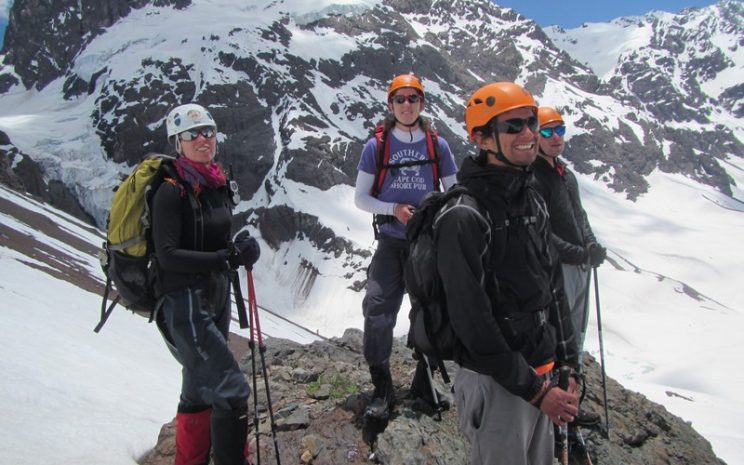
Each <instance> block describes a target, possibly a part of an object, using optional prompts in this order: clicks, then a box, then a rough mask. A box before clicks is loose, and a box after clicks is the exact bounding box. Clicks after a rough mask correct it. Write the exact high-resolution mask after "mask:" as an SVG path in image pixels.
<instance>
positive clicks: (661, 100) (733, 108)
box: [546, 0, 744, 180]
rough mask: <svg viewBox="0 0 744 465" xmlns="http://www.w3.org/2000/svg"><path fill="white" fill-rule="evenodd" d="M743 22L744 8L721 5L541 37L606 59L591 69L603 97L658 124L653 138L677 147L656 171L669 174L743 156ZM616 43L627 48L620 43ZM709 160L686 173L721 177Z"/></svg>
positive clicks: (729, 0) (731, 2) (726, 1)
mask: <svg viewBox="0 0 744 465" xmlns="http://www.w3.org/2000/svg"><path fill="white" fill-rule="evenodd" d="M742 18H744V2H741V1H740V0H723V1H720V2H719V3H717V4H714V5H711V6H710V7H706V8H689V9H686V10H684V11H683V12H682V13H680V14H671V13H665V12H660V11H656V12H652V13H649V14H647V15H645V16H639V17H626V18H618V19H615V20H613V21H612V22H610V23H609V24H599V23H598V24H589V25H584V26H583V27H581V28H576V29H574V30H570V31H565V30H563V29H561V28H560V27H555V26H553V27H550V28H547V29H546V32H547V34H548V36H549V37H550V38H551V39H552V40H553V41H554V42H555V43H556V44H557V45H558V46H560V47H563V48H565V49H566V50H567V51H568V52H569V53H572V52H574V54H575V55H579V54H581V55H584V57H585V58H587V61H595V62H596V61H602V60H606V63H603V64H597V66H596V68H597V69H595V71H597V72H598V73H600V74H602V85H601V92H602V93H605V92H606V93H607V94H609V95H612V96H613V97H615V98H616V99H617V100H619V101H623V102H632V105H633V106H637V107H639V108H642V109H644V110H645V111H646V112H648V113H649V114H651V115H653V116H654V117H655V118H657V119H658V120H659V121H660V122H662V123H663V126H664V127H663V129H662V132H661V133H659V134H656V136H657V137H658V138H660V139H669V140H675V141H678V142H679V143H678V144H672V145H671V146H669V147H668V148H667V149H666V150H664V153H663V154H662V155H663V158H662V159H658V164H659V167H660V168H661V169H662V170H664V171H673V170H674V168H673V165H675V164H690V163H694V162H693V160H695V159H698V158H699V154H700V152H703V153H707V154H709V155H711V156H712V157H713V159H717V160H719V161H722V162H724V163H725V160H726V158H727V157H728V156H730V155H732V154H733V155H737V156H741V154H742V151H741V143H740V142H741V138H742V126H741V122H742V117H744V81H743V80H742V79H741V73H742V71H744V34H743V33H742V27H744V20H743V19H742ZM618 36H620V37H623V38H626V39H627V42H625V41H622V40H621V41H619V43H618V41H617V37H618ZM612 41H614V42H615V43H611V42H612ZM613 48H616V49H618V50H617V51H616V52H615V51H613V50H612V49H613ZM608 49H610V53H607V52H606V50H608ZM607 55H609V57H615V55H617V57H616V61H615V62H614V63H611V62H610V61H609V60H607V58H606V56H607ZM610 65H611V66H610ZM608 68H609V69H608ZM732 123H733V124H732ZM693 141H697V143H694V142H693ZM711 161H712V160H708V161H707V162H705V163H703V164H702V166H699V167H698V168H697V169H696V170H693V171H691V172H690V171H687V172H686V171H685V170H683V172H685V173H686V174H687V175H689V176H691V177H692V178H693V179H698V180H700V179H701V177H705V176H711V175H713V176H717V175H715V174H714V173H715V172H719V175H723V173H720V170H718V168H716V167H713V168H712V169H711V166H710V162H711ZM670 165H671V166H670Z"/></svg>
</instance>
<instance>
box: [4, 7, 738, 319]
mask: <svg viewBox="0 0 744 465" xmlns="http://www.w3.org/2000/svg"><path fill="white" fill-rule="evenodd" d="M79 5H80V4H79V3H78V2H76V1H71V0H65V1H63V2H59V3H55V7H54V8H52V7H50V6H49V5H48V4H45V3H44V2H39V1H38V0H26V1H23V0H18V1H16V3H15V5H14V7H13V10H12V12H11V16H10V24H9V29H8V35H7V39H6V43H5V47H4V49H3V52H4V54H5V55H4V58H3V63H4V65H3V68H2V71H0V92H2V93H3V96H2V97H0V98H3V100H4V101H3V103H4V104H6V103H7V104H9V105H15V104H16V102H19V103H18V104H19V105H21V110H23V106H22V105H23V103H22V102H23V101H24V96H26V95H34V94H35V93H38V94H41V95H45V96H47V97H49V98H53V99H56V100H55V102H56V104H55V106H54V107H52V108H44V109H42V110H39V109H36V108H29V109H28V110H27V111H29V112H39V113H41V114H44V115H45V117H46V119H45V120H44V122H45V123H48V124H50V125H53V128H54V130H53V131H50V132H51V134H50V135H48V136H47V137H43V138H38V137H36V138H33V139H32V137H31V136H30V135H28V134H20V135H18V138H19V141H20V142H16V141H15V140H14V139H15V137H16V136H15V135H14V133H13V131H8V132H9V136H10V137H9V142H8V144H7V145H6V146H3V147H6V148H0V150H3V152H4V153H7V154H10V155H11V156H12V157H13V158H14V159H16V160H20V159H25V158H30V159H34V160H36V161H37V162H39V163H40V164H41V165H42V168H43V170H44V172H45V176H46V177H47V178H49V179H52V180H58V181H60V182H61V183H62V184H64V185H66V186H68V187H69V188H70V189H71V192H72V195H73V196H74V197H76V198H77V199H78V201H79V203H80V204H81V205H82V207H83V209H84V210H85V211H87V212H88V213H89V214H91V215H92V216H94V217H95V218H96V220H97V222H98V224H99V225H100V224H102V223H103V218H104V217H105V211H106V208H107V205H108V199H109V198H110V189H111V187H112V186H113V185H115V183H116V181H117V179H118V177H119V176H120V174H121V173H123V172H126V171H128V169H129V168H128V167H127V166H126V165H128V164H131V163H133V162H134V161H135V160H137V159H139V158H140V157H141V156H142V155H143V154H144V153H145V152H147V151H150V150H154V151H168V150H170V149H169V148H168V147H167V144H166V141H165V134H164V130H163V128H162V121H163V118H164V116H165V113H166V112H167V110H168V109H169V108H170V107H171V106H173V105H174V104H176V103H179V102H181V101H186V100H198V101H200V102H202V103H205V104H207V105H209V106H210V107H212V108H213V111H214V114H215V117H216V119H217V121H219V123H220V133H221V134H220V142H221V143H220V159H221V160H222V162H223V163H224V164H225V165H226V166H232V168H233V172H234V174H235V176H236V178H237V179H238V181H239V183H240V186H241V191H242V194H243V198H250V199H251V201H250V202H249V204H248V205H244V206H243V207H242V208H241V211H240V215H241V218H242V219H244V220H245V221H247V222H248V223H249V224H250V225H251V227H252V228H254V229H256V230H258V231H260V233H261V236H262V237H263V239H264V240H265V242H266V243H267V244H269V245H270V246H271V248H272V249H273V250H274V251H275V254H276V256H277V258H276V259H275V261H274V262H273V263H272V266H274V267H275V269H277V270H278V268H280V267H281V266H284V265H288V266H289V267H292V268H294V269H296V271H295V273H294V274H292V276H293V277H292V278H286V279H285V281H283V282H282V284H286V285H288V286H291V287H292V289H293V290H294V297H293V299H292V300H291V301H290V300H288V301H287V303H286V306H287V308H296V307H298V306H300V307H301V306H302V305H303V304H305V303H306V299H308V298H310V299H311V298H312V290H313V287H314V286H316V285H317V284H318V283H319V282H320V281H326V282H327V284H326V285H332V284H330V283H332V282H338V281H343V282H345V283H347V284H345V286H346V287H348V288H349V290H350V291H351V292H353V293H356V292H357V291H358V290H360V289H361V288H362V287H363V282H364V272H363V266H364V264H365V263H366V258H367V257H368V255H369V250H368V249H367V247H366V246H364V245H360V244H367V243H368V242H369V235H368V231H369V229H368V228H367V227H366V226H360V224H361V223H366V222H367V221H368V219H367V216H366V215H364V214H358V215H357V217H356V218H358V222H359V223H357V224H352V225H346V224H338V221H336V220H335V219H334V218H333V211H334V208H343V209H349V208H352V209H353V206H352V205H350V202H349V201H348V199H349V196H350V186H351V185H352V184H353V179H354V176H355V168H356V162H357V160H358V156H359V153H360V150H361V147H362V144H363V142H364V140H365V139H366V137H368V135H369V133H370V132H371V130H372V128H373V125H374V123H375V122H376V121H377V120H378V119H379V118H380V117H381V115H382V114H383V112H384V110H385V108H384V104H383V102H382V101H381V100H382V99H383V98H384V89H385V87H386V85H387V82H388V80H389V79H390V77H391V76H393V75H394V74H396V73H400V72H405V71H408V70H410V69H413V70H414V71H416V72H417V73H419V74H421V75H422V76H423V77H424V79H425V85H426V86H427V114H428V115H430V116H432V118H433V119H434V121H435V125H436V126H437V128H438V129H439V131H440V133H441V134H442V135H443V136H444V137H445V138H447V140H448V141H449V142H450V145H451V146H452V148H453V151H454V153H455V154H456V156H457V158H458V160H459V159H462V157H464V156H465V155H467V154H468V153H470V151H471V148H470V147H469V145H468V144H467V142H466V141H465V139H464V137H463V135H464V130H463V127H462V126H463V124H462V106H463V102H464V99H465V97H466V96H467V95H468V94H469V93H471V92H472V90H473V89H475V88H477V87H478V86H479V85H480V84H481V83H482V82H485V81H492V80H518V81H520V82H523V83H525V85H526V86H527V87H528V88H529V89H530V90H531V91H533V93H535V95H536V96H537V97H538V99H539V100H540V101H543V102H546V103H547V102H549V103H551V104H555V105H557V106H560V107H561V108H562V109H563V111H564V114H565V116H566V118H567V119H568V121H569V123H570V125H571V127H572V130H571V138H570V140H569V150H568V152H567V154H566V156H567V158H568V159H569V160H570V161H571V162H572V163H573V165H574V167H575V168H576V170H577V171H579V172H581V173H593V175H594V176H595V178H596V179H599V180H600V181H601V182H603V183H606V184H607V185H608V186H610V187H611V188H612V189H615V190H617V191H620V192H623V194H624V195H626V196H628V197H630V198H637V196H639V195H641V194H642V193H643V192H646V191H647V189H648V188H649V186H648V182H647V180H646V175H648V174H649V173H651V172H652V171H653V170H655V169H657V168H658V169H661V170H665V171H670V172H680V173H683V174H686V175H688V176H692V177H693V178H695V179H696V180H697V181H699V182H703V183H706V184H709V185H714V186H716V187H717V188H718V189H719V190H721V191H722V192H725V193H727V194H731V184H730V183H731V182H732V181H731V178H730V176H728V175H727V174H726V168H725V166H723V165H722V164H721V162H720V158H721V157H724V156H741V153H742V150H741V147H742V145H741V143H740V142H739V141H738V140H737V139H736V138H733V136H732V135H731V133H730V129H727V128H730V127H731V126H732V125H733V126H734V127H740V126H741V121H738V122H737V121H734V122H733V123H731V122H726V121H725V122H723V123H721V126H722V129H720V130H715V131H713V132H711V131H710V128H709V127H707V126H702V125H700V126H698V127H699V129H691V130H686V131H683V132H681V133H680V132H678V131H675V130H672V129H670V128H669V127H668V126H666V125H665V123H664V121H660V120H659V119H658V118H657V117H656V115H655V114H653V113H652V112H651V111H649V110H648V109H647V108H645V107H644V106H643V105H637V106H636V105H635V103H636V102H634V101H633V100H632V99H625V98H624V97H622V98H621V97H616V96H614V95H613V93H612V91H611V89H610V87H608V86H607V85H606V84H603V83H602V82H601V81H600V80H599V79H598V78H597V76H596V75H595V74H594V73H593V72H592V71H591V69H589V68H588V67H586V66H585V65H583V64H581V63H579V62H578V61H576V60H574V59H572V58H571V57H570V56H569V55H568V54H566V53H565V52H563V51H561V50H560V49H558V48H556V47H555V46H554V45H553V44H552V42H551V41H550V40H549V39H548V37H547V36H546V35H545V33H544V32H543V31H542V30H541V29H540V28H539V27H538V26H537V25H536V24H535V23H534V22H532V21H530V20H528V19H526V18H523V17H521V16H519V15H517V14H516V13H515V12H513V11H512V10H509V9H502V8H499V7H498V6H496V5H493V4H491V3H489V2H487V1H475V0H457V1H453V2H444V1H429V0H390V1H385V2H360V3H358V4H355V5H352V6H349V5H346V6H338V5H334V4H333V3H331V2H328V3H323V4H319V5H318V6H317V7H314V8H310V9H308V8H307V7H303V6H301V5H300V4H294V3H293V2H291V1H285V2H253V3H249V4H245V3H243V2H230V1H217V0H213V1H206V0H205V1H188V0H178V1H165V0H158V1H155V2H146V1H138V2H123V1H118V0H109V1H104V2H99V4H98V5H97V6H92V5H86V6H84V7H83V9H82V10H80V9H79V8H80V6H79ZM303 8H304V9H303ZM59 11H64V14H58V13H59ZM29 12H34V14H30V13H29ZM206 16H209V17H210V18H211V20H210V21H209V22H208V24H204V22H203V21H199V20H198V18H202V17H206ZM41 24H50V25H51V26H50V27H49V28H42V27H40V25H41ZM184 25H188V27H184ZM45 31H49V32H45ZM173 31H177V32H173ZM65 32H66V34H64V33H65ZM59 33H63V34H62V38H63V40H59V35H55V34H59ZM28 37H34V38H35V39H37V40H34V41H28V40H23V38H28ZM40 50H43V51H44V52H45V53H42V54H40V53H38V52H39V51H40ZM722 53H723V52H722ZM26 89H32V90H30V91H26ZM60 108H63V110H61V109H60ZM70 113H72V114H70ZM76 117H77V118H80V119H81V120H82V121H83V122H84V123H85V124H86V126H87V127H86V129H81V126H79V125H73V124H72V123H70V122H67V120H68V119H69V120H72V119H74V118H76ZM727 125H728V126H727ZM737 125H738V126H737ZM0 128H2V126H0ZM89 128H93V130H91V129H89ZM78 132H82V134H80V133H78ZM679 134H684V135H685V136H686V137H684V138H680V137H677V135H679ZM24 137H25V140H23V139H24ZM713 140H715V141H718V144H717V146H718V150H716V151H711V150H710V144H711V143H712V142H711V141H713ZM28 141H32V142H28ZM722 152H723V153H722ZM690 154H692V155H690ZM112 162H113V163H112ZM117 163H118V164H117ZM91 171H92V172H93V176H91ZM329 197H331V198H333V202H330V203H329V206H327V207H326V208H323V207H322V206H319V205H318V204H320V203H324V200H321V201H320V202H319V201H318V199H328V198H329ZM360 231H363V233H364V234H362V233H360ZM277 273H278V271H277ZM347 298H349V299H351V301H355V300H356V299H357V297H356V296H351V297H347ZM316 305H317V304H316Z"/></svg>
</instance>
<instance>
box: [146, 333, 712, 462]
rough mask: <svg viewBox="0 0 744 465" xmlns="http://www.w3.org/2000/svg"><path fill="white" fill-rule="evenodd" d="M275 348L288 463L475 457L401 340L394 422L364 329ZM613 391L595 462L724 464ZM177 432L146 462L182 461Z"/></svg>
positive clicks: (263, 420) (265, 451)
mask: <svg viewBox="0 0 744 465" xmlns="http://www.w3.org/2000/svg"><path fill="white" fill-rule="evenodd" d="M233 343H234V344H235V341H233ZM235 346H237V344H235ZM266 349H267V350H266V353H265V361H266V365H267V370H268V373H269V380H268V381H269V388H270V389H271V400H272V409H273V411H274V413H275V415H274V418H275V423H276V425H277V444H278V447H279V452H280V455H281V461H282V463H298V458H300V460H299V463H312V464H314V465H327V464H328V465H330V464H339V463H344V464H352V465H354V464H364V463H370V462H375V463H380V464H386V465H410V464H437V465H451V464H461V465H465V464H467V463H468V451H469V444H468V442H467V440H466V439H465V438H464V437H463V436H462V435H461V434H460V432H459V430H458V421H457V406H456V405H455V406H454V407H453V408H451V409H450V410H449V411H446V412H444V413H443V414H442V420H441V421H435V420H434V417H433V412H432V411H431V409H428V408H427V407H426V406H425V405H422V404H420V403H418V402H414V401H413V399H411V398H410V397H408V386H409V385H410V380H411V377H412V373H413V371H414V369H415V361H414V360H413V358H412V356H411V352H410V350H409V349H407V348H406V347H405V346H404V344H403V342H402V341H401V340H396V341H395V343H394V345H393V355H392V357H391V370H392V375H393V383H394V385H395V391H396V398H397V399H399V403H398V404H397V405H396V406H395V408H394V409H393V413H392V417H391V419H390V421H389V422H388V423H387V424H371V423H369V422H365V421H364V419H363V411H364V408H365V406H366V404H367V403H368V402H369V394H370V392H371V386H372V385H371V382H370V380H369V372H368V370H367V365H366V363H365V362H364V358H363V356H362V353H361V350H362V333H361V331H359V330H347V331H346V333H344V336H343V337H341V338H334V339H330V340H326V341H322V342H315V343H313V344H309V345H300V344H297V343H294V342H291V341H287V340H283V339H269V340H268V341H267V342H266ZM241 355H242V357H241ZM237 356H238V357H239V358H240V366H241V368H242V370H243V371H244V372H245V373H246V376H248V377H251V376H252V375H251V373H252V368H251V367H252V366H253V360H252V359H251V353H250V352H245V353H243V352H240V353H237ZM260 363H261V360H260V358H259V357H257V358H256V359H255V364H256V367H257V368H256V369H257V372H258V375H257V376H258V377H257V386H258V389H257V390H258V393H254V394H255V395H257V396H258V397H257V403H258V412H257V413H256V415H257V416H258V422H259V431H260V436H259V438H260V441H259V444H260V446H259V447H260V451H261V457H262V460H267V463H274V461H275V458H274V447H273V439H272V436H271V433H270V431H271V424H270V420H269V417H268V413H269V412H268V402H267V397H266V392H265V388H264V387H263V386H265V384H264V381H263V379H261V365H260ZM448 370H449V372H450V375H455V374H456V371H457V367H456V366H455V365H453V364H450V363H448ZM584 372H585V373H586V374H587V379H588V384H587V385H588V391H587V397H586V399H585V400H584V407H585V408H587V409H589V410H593V411H595V412H601V413H604V403H603V395H602V386H601V375H600V370H599V366H598V365H597V363H596V361H594V359H593V358H592V357H591V356H589V355H588V354H585V357H584ZM434 381H435V383H436V384H437V386H438V388H439V389H440V390H441V391H442V392H449V389H448V387H446V386H444V385H443V384H441V378H440V377H439V375H438V374H436V375H435V379H434ZM607 388H608V389H607V392H608V400H609V402H608V405H609V412H610V434H609V438H608V439H605V438H604V436H603V434H602V428H601V427H595V428H583V429H582V430H581V431H582V435H583V437H584V438H585V440H586V442H587V447H588V449H589V453H590V456H591V457H592V460H593V462H594V463H602V464H620V463H633V464H648V465H652V464H660V463H673V464H675V465H701V464H707V465H724V464H723V462H722V461H721V460H719V459H718V458H716V457H715V455H714V454H713V452H712V450H711V447H710V444H709V443H708V442H707V441H706V440H705V439H704V438H702V437H701V436H700V435H699V434H697V433H696V432H695V431H694V430H693V429H692V428H691V427H690V425H689V424H688V423H685V422H683V421H682V420H680V419H679V418H677V417H675V416H673V415H671V414H670V413H669V412H668V411H667V410H666V409H665V408H664V407H662V406H659V405H658V404H654V403H653V402H650V401H649V400H647V399H646V398H645V397H643V396H642V395H640V394H636V393H633V392H631V391H628V390H626V389H624V388H623V387H622V386H621V385H620V384H618V383H617V382H615V381H614V380H612V379H608V386H607ZM249 404H250V405H251V407H250V409H251V412H249V415H253V407H252V405H253V403H252V400H251V401H249ZM251 428H252V427H251ZM174 434H175V422H170V423H168V424H166V425H164V426H163V429H162V430H161V433H160V437H159V438H158V439H157V444H156V445H155V446H154V448H153V449H152V450H151V451H150V452H149V453H147V454H146V455H145V456H144V457H142V459H141V460H140V461H139V463H140V464H141V465H165V464H170V463H172V462H173V455H174V454H175V442H174ZM248 440H249V441H251V442H252V445H253V450H254V451H255V450H256V443H255V434H254V432H253V431H251V432H249V434H248ZM153 441H155V438H153ZM372 454H374V456H373V455H372ZM570 463H571V464H576V465H578V464H579V463H582V462H579V461H578V460H577V457H573V456H572V458H571V462H570Z"/></svg>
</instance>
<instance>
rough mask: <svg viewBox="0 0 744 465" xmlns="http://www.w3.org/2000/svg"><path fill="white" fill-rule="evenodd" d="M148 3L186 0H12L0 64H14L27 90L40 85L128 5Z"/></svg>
mask: <svg viewBox="0 0 744 465" xmlns="http://www.w3.org/2000/svg"><path fill="white" fill-rule="evenodd" d="M148 4H153V5H155V6H167V5H172V6H173V7H174V8H184V7H186V6H188V5H189V4H191V0H155V1H149V0H103V1H100V2H78V1H77V0H59V1H55V2H47V1H43V0H16V1H15V2H14V3H13V8H12V9H11V11H10V21H9V25H8V29H7V31H6V33H5V42H4V44H3V50H2V53H5V54H6V56H5V60H4V64H7V65H14V66H15V68H16V70H17V73H18V74H19V75H20V76H21V81H22V82H23V85H24V86H25V87H26V88H27V89H30V88H31V87H35V88H36V89H43V88H44V87H45V86H46V85H47V84H49V83H50V82H52V81H53V80H54V79H56V78H58V77H60V76H64V75H65V73H66V70H67V67H68V65H69V64H70V62H71V61H72V59H73V58H74V57H75V55H77V53H78V52H79V51H80V50H81V49H82V48H83V47H84V46H85V45H86V44H88V43H90V41H91V40H92V39H93V38H95V37H96V36H98V35H99V34H101V33H102V32H103V31H104V30H105V29H106V28H107V27H109V26H111V25H112V24H114V23H115V22H116V21H117V20H119V19H121V18H123V17H125V16H127V15H128V14H129V12H130V11H131V10H132V9H138V8H142V7H143V6H145V5H148ZM31 37H33V38H34V40H29V38H31Z"/></svg>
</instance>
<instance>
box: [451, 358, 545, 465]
mask: <svg viewBox="0 0 744 465" xmlns="http://www.w3.org/2000/svg"><path fill="white" fill-rule="evenodd" d="M455 404H456V405H457V415H458V417H459V423H460V431H461V432H462V434H463V435H464V436H465V437H466V438H467V439H468V441H470V465H551V464H553V463H554V462H553V452H554V444H553V423H552V422H551V421H550V418H548V416H547V415H545V414H543V413H542V412H540V410H538V409H537V408H535V407H533V406H532V405H530V404H529V403H528V402H526V401H525V400H524V399H522V398H521V397H517V396H515V395H514V394H511V393H510V392H509V391H507V390H506V389H504V388H503V387H502V386H501V385H500V384H499V383H497V382H496V381H495V380H494V379H493V378H492V377H491V376H487V375H482V374H480V373H476V372H474V371H472V370H468V369H467V368H462V367H461V368H460V369H459V370H458V371H457V377H456V378H455Z"/></svg>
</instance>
